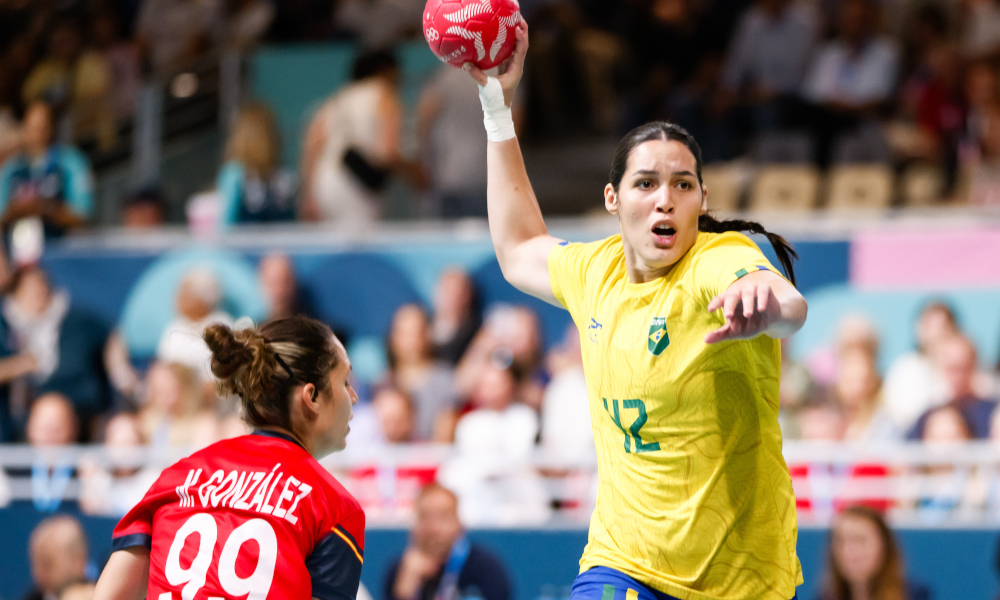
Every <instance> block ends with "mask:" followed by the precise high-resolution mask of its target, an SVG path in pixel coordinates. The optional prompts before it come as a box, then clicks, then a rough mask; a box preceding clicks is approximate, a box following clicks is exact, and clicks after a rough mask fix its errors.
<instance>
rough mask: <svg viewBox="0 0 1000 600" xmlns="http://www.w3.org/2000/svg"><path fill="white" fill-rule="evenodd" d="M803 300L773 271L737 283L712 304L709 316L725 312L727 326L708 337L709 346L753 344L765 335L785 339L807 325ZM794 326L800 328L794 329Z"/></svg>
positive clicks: (713, 300)
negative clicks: (735, 343)
mask: <svg viewBox="0 0 1000 600" xmlns="http://www.w3.org/2000/svg"><path fill="white" fill-rule="evenodd" d="M801 298H802V296H801V295H800V294H799V293H798V291H797V290H795V288H794V287H792V285H791V284H790V283H788V281H786V280H785V279H783V278H781V277H780V276H778V275H776V274H774V273H772V272H770V271H757V272H755V273H751V274H749V275H746V276H744V277H742V278H740V279H737V280H736V281H735V282H733V284H732V285H730V286H729V287H728V288H727V289H726V291H724V292H722V293H721V294H719V295H718V296H716V297H715V298H712V301H711V302H709V303H708V312H715V311H717V310H719V309H720V308H721V309H722V314H723V315H724V316H725V317H726V324H725V325H723V326H722V327H720V328H718V329H716V330H715V331H713V332H711V333H709V334H708V335H707V336H705V343H706V344H716V343H719V342H724V341H727V340H749V339H753V338H755V337H757V336H758V335H761V334H766V335H768V336H770V337H773V338H781V337H786V336H787V335H790V334H791V333H794V331H797V330H798V328H799V327H801V326H802V322H803V321H805V308H804V306H800V305H804V302H798V301H797V300H800V299H801ZM792 324H797V326H795V327H791V325H792Z"/></svg>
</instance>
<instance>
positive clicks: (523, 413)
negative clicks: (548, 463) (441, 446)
mask: <svg viewBox="0 0 1000 600" xmlns="http://www.w3.org/2000/svg"><path fill="white" fill-rule="evenodd" d="M498 362H499V361H498ZM517 392H518V387H517V380H516V378H515V375H514V373H513V372H512V369H511V368H510V367H509V366H507V365H504V364H498V363H494V362H491V363H489V364H488V365H487V366H486V368H485V369H484V370H483V372H482V373H481V374H480V377H479V381H478V382H477V384H476V387H475V389H474V390H473V393H472V396H471V398H470V404H471V405H472V408H473V410H472V411H471V412H469V413H466V414H465V415H464V416H463V417H462V418H461V419H459V421H458V426H457V427H456V429H455V447H456V448H457V450H458V451H459V452H461V453H465V454H502V455H504V456H507V457H512V458H526V457H527V456H528V455H529V454H530V453H531V451H532V449H534V446H535V438H536V437H537V436H538V416H537V415H536V414H535V411H534V410H532V409H531V408H529V407H528V406H525V405H524V404H523V403H521V402H519V401H518V398H517Z"/></svg>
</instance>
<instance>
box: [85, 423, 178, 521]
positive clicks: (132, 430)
mask: <svg viewBox="0 0 1000 600" xmlns="http://www.w3.org/2000/svg"><path fill="white" fill-rule="evenodd" d="M145 442H146V440H145V439H144V438H143V435H142V431H141V429H140V424H139V419H138V418H137V417H136V416H135V415H132V414H129V413H119V414H117V415H115V416H113V417H111V418H110V419H109V420H108V423H107V425H105V427H104V450H105V451H106V452H107V459H108V460H109V461H111V463H112V464H110V465H104V464H102V463H101V462H99V461H97V460H95V459H94V457H86V458H85V459H83V460H81V464H80V508H81V510H83V512H84V513H86V514H89V515H108V516H116V517H121V516H124V515H125V513H127V512H128V511H129V510H131V509H132V507H133V506H135V505H136V504H138V503H139V501H140V500H142V497H143V496H145V495H146V492H147V491H148V490H149V486H151V485H152V484H153V482H155V481H156V479H157V478H158V477H159V475H160V468H159V467H158V466H157V465H156V464H155V463H146V464H141V465H140V464H136V463H134V461H136V459H137V458H138V457H139V456H141V453H142V450H143V448H144V447H145V446H146V443H145ZM152 458H153V455H152V454H150V455H148V456H147V459H152ZM115 463H119V464H115Z"/></svg>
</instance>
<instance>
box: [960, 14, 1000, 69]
mask: <svg viewBox="0 0 1000 600" xmlns="http://www.w3.org/2000/svg"><path fill="white" fill-rule="evenodd" d="M959 6H960V7H961V9H962V12H963V13H964V14H963V27H962V33H961V41H962V50H963V51H964V52H965V54H966V56H968V57H969V58H987V59H989V58H997V57H998V56H1000V5H997V3H996V1H995V0H966V1H965V2H962V3H960V4H959Z"/></svg>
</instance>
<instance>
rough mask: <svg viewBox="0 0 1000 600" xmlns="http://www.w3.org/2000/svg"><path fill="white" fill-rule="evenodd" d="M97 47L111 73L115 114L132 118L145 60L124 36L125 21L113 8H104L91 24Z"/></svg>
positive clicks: (124, 117) (121, 118)
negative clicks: (122, 21) (120, 19)
mask: <svg viewBox="0 0 1000 600" xmlns="http://www.w3.org/2000/svg"><path fill="white" fill-rule="evenodd" d="M90 29H91V37H92V38H93V43H94V50H95V51H96V52H98V53H100V55H101V56H102V57H103V60H104V62H105V63H106V65H107V68H108V70H109V71H110V73H111V82H113V83H112V84H111V85H110V86H109V87H110V90H109V91H110V94H111V103H112V107H113V110H114V115H115V117H116V118H117V119H118V120H119V121H121V120H124V119H130V118H131V117H132V113H133V112H134V111H135V103H136V99H137V98H138V96H139V89H140V87H141V86H142V61H141V60H140V57H139V51H138V50H137V49H136V47H135V44H133V43H132V42H131V41H130V40H125V39H122V36H121V23H120V21H119V19H118V16H117V15H116V14H115V13H114V12H113V11H111V10H102V11H99V12H98V13H97V14H95V15H94V16H93V19H92V20H91V23H90Z"/></svg>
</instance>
